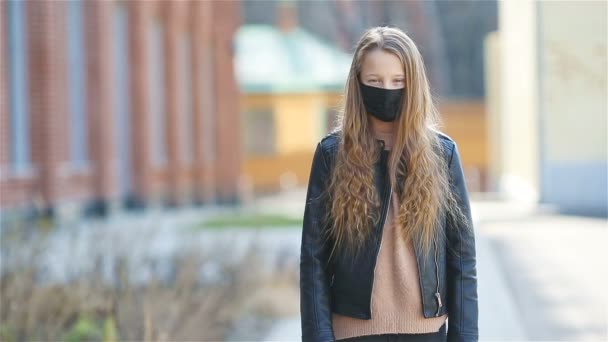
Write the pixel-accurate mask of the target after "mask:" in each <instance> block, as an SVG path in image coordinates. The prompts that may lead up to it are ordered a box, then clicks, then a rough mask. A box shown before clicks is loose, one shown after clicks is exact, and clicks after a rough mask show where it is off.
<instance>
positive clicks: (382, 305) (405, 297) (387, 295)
mask: <svg viewBox="0 0 608 342" xmlns="http://www.w3.org/2000/svg"><path fill="white" fill-rule="evenodd" d="M375 133H376V136H377V137H379V138H381V139H383V140H384V141H385V149H390V147H391V145H392V144H391V140H390V136H386V135H384V134H382V133H380V132H375ZM398 208H399V201H398V198H397V196H391V205H390V206H389V209H388V213H387V217H386V221H385V224H384V227H383V229H384V232H383V234H382V244H381V245H380V251H379V252H378V258H377V262H376V268H375V271H374V285H373V288H372V299H371V314H372V317H371V319H369V320H365V319H358V318H354V317H349V316H344V315H340V314H338V313H335V312H334V313H332V315H333V330H334V336H335V337H336V339H337V340H338V339H344V338H349V337H355V336H363V335H374V334H388V333H391V334H395V333H430V332H436V331H438V330H439V328H440V327H441V326H442V325H443V323H445V320H446V318H447V314H444V315H442V316H439V317H432V318H425V317H424V315H423V310H422V298H421V290H420V283H419V278H418V267H417V265H416V255H415V252H414V246H413V243H412V241H411V240H410V242H409V243H407V244H406V243H405V242H403V240H400V239H397V235H396V232H397V231H396V229H395V213H397V212H398Z"/></svg>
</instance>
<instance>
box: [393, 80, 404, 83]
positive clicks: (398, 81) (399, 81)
mask: <svg viewBox="0 0 608 342" xmlns="http://www.w3.org/2000/svg"><path fill="white" fill-rule="evenodd" d="M395 82H397V83H401V82H403V80H395Z"/></svg>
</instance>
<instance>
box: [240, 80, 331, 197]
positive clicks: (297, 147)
mask: <svg viewBox="0 0 608 342" xmlns="http://www.w3.org/2000/svg"><path fill="white" fill-rule="evenodd" d="M339 99H340V95H339V94H337V93H322V92H318V93H306V94H253V95H247V94H246V95H243V101H241V104H242V108H241V113H242V115H246V113H247V112H248V111H251V110H256V109H268V108H270V109H272V111H273V113H274V120H275V133H276V137H275V141H276V151H277V153H276V155H274V156H247V155H245V156H244V158H245V161H244V173H245V176H246V177H245V178H246V179H249V181H250V182H251V186H252V187H253V190H254V191H256V192H259V191H276V190H280V188H281V183H282V184H284V185H286V184H287V185H288V184H293V185H299V186H302V185H305V184H306V183H307V182H308V176H309V173H310V162H311V160H312V153H313V152H314V148H315V147H316V144H317V143H318V142H319V141H320V140H321V138H322V137H323V136H325V134H326V133H325V132H326V111H327V109H328V108H336V107H337V106H338V101H339ZM244 129H246V128H245V127H244Z"/></svg>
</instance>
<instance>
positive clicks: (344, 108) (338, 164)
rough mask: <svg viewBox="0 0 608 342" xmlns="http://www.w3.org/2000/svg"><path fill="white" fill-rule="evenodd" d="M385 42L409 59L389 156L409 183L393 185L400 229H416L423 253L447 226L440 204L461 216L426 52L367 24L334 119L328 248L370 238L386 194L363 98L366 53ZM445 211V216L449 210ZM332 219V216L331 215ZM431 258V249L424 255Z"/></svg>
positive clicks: (405, 234) (396, 33)
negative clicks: (379, 187) (378, 180)
mask: <svg viewBox="0 0 608 342" xmlns="http://www.w3.org/2000/svg"><path fill="white" fill-rule="evenodd" d="M374 49H383V50H385V51H387V52H390V53H393V54H395V55H396V56H397V57H398V58H399V59H400V60H401V63H402V65H403V70H404V73H405V81H404V83H405V86H404V96H403V103H402V104H401V113H400V114H399V117H398V119H397V123H396V124H397V125H396V127H395V128H396V130H395V136H394V139H393V144H392V148H391V151H390V154H389V156H388V160H387V167H388V175H389V180H390V182H391V184H393V185H394V184H396V179H397V177H398V176H401V177H403V178H401V179H404V183H403V184H402V185H401V188H402V189H404V191H401V192H399V191H398V189H399V187H394V188H393V189H394V190H393V196H398V200H399V212H398V214H397V217H396V224H397V226H396V229H397V232H398V237H399V238H400V239H405V240H406V241H407V240H408V239H410V238H413V237H417V238H418V239H419V242H420V244H421V247H422V251H423V252H424V253H429V252H430V250H431V245H432V244H433V243H434V242H435V241H436V239H438V238H439V234H442V233H444V232H442V230H441V229H439V227H443V225H441V222H439V221H440V219H441V218H442V211H444V210H446V211H447V213H448V214H449V215H456V216H455V217H459V218H460V219H463V218H464V216H463V215H462V212H460V210H459V209H458V206H457V205H456V201H455V198H454V195H453V194H452V193H451V191H449V189H450V188H449V173H448V167H447V165H446V162H445V157H444V156H443V155H442V153H444V152H442V145H441V142H440V140H439V139H440V138H439V136H438V134H437V127H438V126H439V124H440V120H439V114H438V111H437V109H436V107H435V105H434V103H433V99H432V96H431V91H430V88H429V82H428V79H427V76H426V73H425V69H424V62H423V59H422V56H421V55H420V52H419V51H418V49H417V47H416V45H415V44H414V42H413V41H412V39H411V38H410V37H408V36H407V34H405V33H404V32H403V31H401V30H400V29H398V28H395V27H387V26H379V27H374V28H370V29H368V30H367V31H366V32H365V33H364V34H363V36H362V37H361V39H360V40H359V42H358V43H357V45H356V48H355V52H354V56H353V61H352V64H351V67H350V72H349V75H348V79H347V81H346V86H345V90H344V92H345V93H344V96H343V98H342V103H341V106H340V107H341V108H340V110H339V113H338V116H337V120H336V126H335V128H334V129H333V132H332V133H335V132H339V133H340V134H339V137H340V139H339V141H340V142H339V145H338V147H337V151H336V153H337V154H336V158H335V162H334V163H333V167H332V169H331V175H330V177H329V180H328V185H327V187H326V190H327V191H326V192H327V193H326V195H327V196H328V199H329V201H328V210H327V211H326V212H327V215H326V217H325V220H329V222H330V224H328V225H327V227H328V229H327V230H326V233H327V236H326V237H327V238H331V240H333V247H332V250H331V254H330V259H331V256H332V255H333V254H334V252H335V250H337V249H340V250H341V249H344V250H346V251H350V253H348V254H350V255H351V256H353V257H354V256H355V255H356V254H357V253H358V252H359V251H360V250H361V247H362V246H363V245H364V244H365V243H366V241H368V239H369V238H370V234H371V232H372V230H373V229H372V227H373V226H374V225H375V224H377V223H378V220H379V219H380V217H379V216H380V215H379V214H380V210H379V208H380V196H379V194H378V193H377V191H376V189H375V187H374V186H373V184H374V182H373V179H374V178H373V171H374V167H373V165H374V164H375V163H376V162H377V161H378V160H379V158H380V151H381V150H382V148H381V147H380V145H379V144H378V141H377V140H376V139H375V137H374V135H373V132H372V130H371V123H370V122H369V121H368V117H367V113H366V111H365V107H364V105H363V102H362V98H361V93H360V89H359V84H358V79H359V74H360V71H361V66H362V61H363V59H364V57H365V55H366V54H367V53H368V52H370V51H372V50H374ZM443 217H445V216H443ZM453 217H454V216H453ZM326 222H327V221H326ZM424 260H426V257H425V258H424Z"/></svg>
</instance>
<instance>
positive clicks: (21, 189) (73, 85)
mask: <svg viewBox="0 0 608 342" xmlns="http://www.w3.org/2000/svg"><path fill="white" fill-rule="evenodd" d="M239 12H240V3H238V2H235V1H175V2H169V1H69V2H67V1H2V2H0V208H1V209H2V211H3V212H7V211H11V210H14V209H17V208H28V207H31V206H34V205H35V206H37V207H39V208H44V209H45V210H49V211H50V212H51V213H56V212H57V211H58V210H61V208H62V207H64V205H68V206H70V205H71V204H76V205H77V206H78V207H81V208H88V209H93V210H96V211H101V212H104V211H105V210H106V209H107V208H108V206H111V207H114V206H118V207H123V206H127V207H129V206H137V207H140V206H147V205H150V204H153V203H167V204H171V205H179V204H183V203H192V202H194V203H209V202H215V203H217V202H219V203H226V202H229V203H234V202H236V201H238V198H239V197H238V191H237V184H238V178H239V174H240V168H241V166H240V163H241V162H240V161H241V155H240V141H239V139H240V134H239V130H240V127H239V120H238V117H239V116H238V108H239V107H238V98H239V96H238V89H237V85H236V82H235V77H234V72H233V62H232V58H233V43H232V40H233V34H234V32H235V31H236V29H237V27H238V26H239V25H240V20H241V19H240V13H239Z"/></svg>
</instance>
